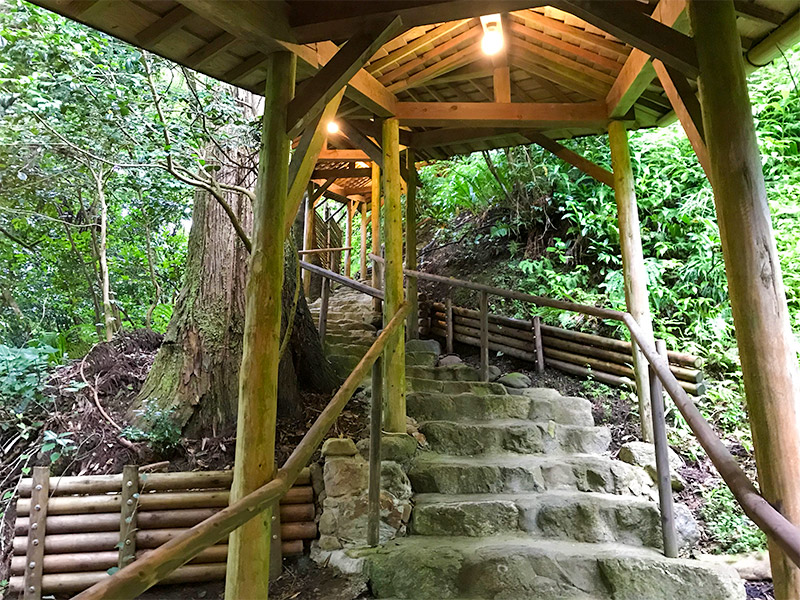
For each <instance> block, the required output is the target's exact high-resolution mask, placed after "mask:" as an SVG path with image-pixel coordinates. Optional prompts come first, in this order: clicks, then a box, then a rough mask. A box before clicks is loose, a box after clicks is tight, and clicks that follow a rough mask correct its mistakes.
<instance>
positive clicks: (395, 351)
mask: <svg viewBox="0 0 800 600" xmlns="http://www.w3.org/2000/svg"><path fill="white" fill-rule="evenodd" d="M382 141H383V144H382V146H383V194H384V203H385V206H386V208H385V214H384V230H385V233H386V260H385V263H384V264H385V268H384V279H385V283H386V288H385V290H384V293H385V294H386V300H385V302H384V305H383V323H384V325H385V324H387V323H388V322H389V321H390V320H391V319H392V318H393V317H394V315H395V314H396V313H397V311H398V309H399V308H400V306H401V305H402V304H403V302H404V297H403V209H402V205H401V202H400V124H399V121H398V120H397V119H394V118H392V119H386V120H385V121H384V122H383V140H382ZM409 306H411V303H409ZM409 313H410V309H409ZM383 371H384V377H383V379H384V382H383V384H384V388H385V392H384V399H385V403H386V413H385V416H384V419H385V422H384V426H385V429H386V431H388V432H391V433H405V432H406V342H405V332H404V330H403V328H402V327H401V328H400V330H398V331H397V332H396V333H395V334H394V335H393V337H392V338H391V341H390V342H389V344H387V346H386V352H385V354H384V359H383Z"/></svg>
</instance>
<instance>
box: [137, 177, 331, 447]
mask: <svg viewBox="0 0 800 600" xmlns="http://www.w3.org/2000/svg"><path fill="white" fill-rule="evenodd" d="M224 170H225V168H224V167H223V169H222V170H221V171H220V173H222V171H224ZM233 175H234V177H231V174H230V173H228V174H227V175H226V174H220V175H219V177H220V178H227V179H228V181H229V182H233V181H234V180H236V175H237V173H236V172H235V170H234V173H233ZM241 179H242V177H240V178H239V180H238V181H237V183H239V184H242V181H241ZM226 200H227V201H228V203H229V204H230V206H231V208H232V209H233V211H234V212H235V214H236V215H237V217H238V218H239V221H240V222H241V224H242V227H243V228H244V229H245V231H250V230H251V227H252V222H253V212H252V208H251V206H250V203H249V201H248V200H247V199H245V198H243V197H241V196H239V195H237V194H227V195H226ZM291 237H292V236H290V239H289V240H287V242H286V244H285V251H284V261H285V262H284V269H285V274H286V276H285V280H284V286H283V300H282V306H283V311H282V315H281V320H282V323H281V326H282V331H285V329H286V324H287V321H288V319H287V315H288V314H289V312H290V310H291V307H292V305H293V299H294V286H295V283H296V269H297V254H296V247H295V245H294V240H293V239H291ZM247 262H248V253H247V250H246V249H245V247H244V245H243V244H242V243H241V241H240V239H239V237H238V235H237V234H236V232H235V230H234V228H233V226H232V225H231V222H230V219H229V218H228V216H227V215H226V214H225V211H224V210H223V209H222V207H221V206H220V205H219V203H218V202H217V201H216V200H215V199H214V198H213V197H211V196H210V195H209V194H207V193H206V192H203V191H197V192H196V193H195V202H194V211H193V214H192V228H191V231H190V233H189V247H188V253H187V259H186V274H185V280H184V287H183V290H182V291H181V294H180V296H179V297H178V300H177V302H176V303H175V310H174V313H173V315H172V320H171V321H170V324H169V326H168V328H167V332H166V335H165V337H164V344H163V345H162V347H161V349H160V350H159V352H158V355H157V356H156V360H155V362H154V364H153V367H152V369H151V371H150V373H149V375H148V377H147V380H146V381H145V384H144V386H143V388H142V391H141V392H140V394H139V397H138V398H137V402H136V403H135V404H134V407H133V408H134V409H143V408H144V409H145V410H146V408H147V406H146V405H147V404H149V403H151V402H152V403H154V405H155V406H157V407H158V408H159V409H162V410H166V411H167V414H169V416H170V418H171V419H173V420H174V421H175V423H176V424H178V425H179V426H181V427H182V428H183V431H184V435H188V436H194V435H197V434H200V433H202V434H205V435H208V434H212V435H230V434H233V433H234V432H235V430H236V409H237V396H238V387H239V365H240V363H241V358H242V333H243V326H244V290H245V283H246V281H247ZM298 382H302V387H303V388H304V389H309V390H313V391H320V392H323V391H330V390H332V389H333V388H334V387H336V385H337V384H338V381H337V380H336V378H335V376H334V374H333V371H332V369H331V367H330V365H329V363H328V362H327V359H325V357H324V355H323V351H322V346H321V344H320V342H319V336H318V334H317V330H316V326H315V325H314V322H313V319H312V317H311V313H310V312H309V310H308V305H307V304H306V301H305V297H304V296H303V294H300V298H299V301H298V303H297V308H296V314H295V321H294V325H293V327H292V332H291V340H290V343H289V345H288V348H287V351H286V354H285V355H284V357H283V358H282V360H281V363H280V366H279V390H278V412H279V414H281V415H287V414H297V413H298V412H299V411H300V409H301V405H300V402H299V386H298ZM137 420H138V421H139V422H140V423H141V424H142V425H146V423H144V422H142V419H137Z"/></svg>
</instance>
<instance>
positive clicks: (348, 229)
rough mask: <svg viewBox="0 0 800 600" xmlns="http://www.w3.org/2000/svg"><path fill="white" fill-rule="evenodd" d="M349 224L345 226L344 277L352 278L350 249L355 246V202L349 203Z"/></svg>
mask: <svg viewBox="0 0 800 600" xmlns="http://www.w3.org/2000/svg"><path fill="white" fill-rule="evenodd" d="M346 210H347V222H346V225H345V230H344V231H345V233H344V239H345V242H344V247H345V248H347V250H345V251H344V275H345V277H350V247H351V246H352V245H353V212H355V205H354V203H353V201H348V203H347V208H346Z"/></svg>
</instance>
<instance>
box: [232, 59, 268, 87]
mask: <svg viewBox="0 0 800 600" xmlns="http://www.w3.org/2000/svg"><path fill="white" fill-rule="evenodd" d="M266 61H267V55H266V54H263V53H261V52H256V53H255V54H253V55H251V56H248V57H247V58H246V59H244V60H243V61H242V62H240V63H239V64H238V65H236V66H235V67H233V68H231V69H229V70H228V71H227V72H226V73H225V74H224V75H223V76H222V77H223V78H224V79H225V81H230V82H236V81H239V80H240V79H242V78H243V77H246V76H247V75H249V74H250V73H252V72H253V71H255V70H256V69H258V68H259V67H261V66H262V65H263V64H264V63H265V62H266Z"/></svg>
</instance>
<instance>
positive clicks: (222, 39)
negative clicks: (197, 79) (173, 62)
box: [185, 31, 236, 69]
mask: <svg viewBox="0 0 800 600" xmlns="http://www.w3.org/2000/svg"><path fill="white" fill-rule="evenodd" d="M235 42H236V36H235V35H231V34H230V33H228V32H227V31H223V32H222V33H221V34H220V35H218V36H217V37H215V38H214V39H213V40H212V41H210V42H209V43H208V44H206V45H205V46H203V47H202V48H200V49H199V50H196V51H194V52H192V53H191V54H190V55H189V56H187V57H186V60H185V63H186V66H187V67H189V68H190V69H198V68H199V67H200V66H202V65H203V63H205V62H207V61H209V60H211V59H212V58H213V57H215V56H217V55H218V54H219V53H220V52H224V51H225V50H226V49H227V48H228V47H229V46H231V45H233V44H234V43H235Z"/></svg>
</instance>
